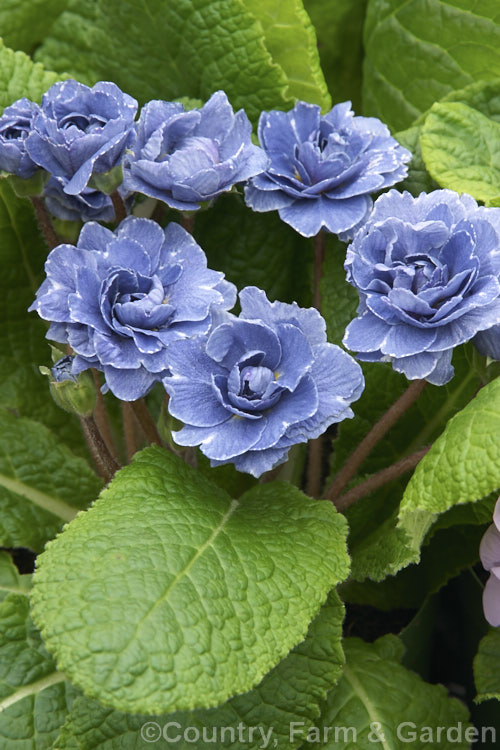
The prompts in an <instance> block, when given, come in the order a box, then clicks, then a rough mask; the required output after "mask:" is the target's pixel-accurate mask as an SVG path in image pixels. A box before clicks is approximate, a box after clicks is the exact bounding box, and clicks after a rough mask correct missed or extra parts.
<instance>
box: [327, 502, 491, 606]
mask: <svg viewBox="0 0 500 750" xmlns="http://www.w3.org/2000/svg"><path fill="white" fill-rule="evenodd" d="M490 521H491V515H490ZM432 531H434V530H432ZM483 534H484V527H482V526H477V527H476V526H470V525H467V526H465V525H464V526H453V527H452V528H449V529H442V530H441V531H440V532H439V533H437V534H432V538H431V539H430V540H429V541H428V542H427V540H426V543H425V544H424V546H423V547H422V553H421V560H420V562H419V564H418V565H409V566H408V567H407V568H405V569H404V570H402V571H401V572H399V573H398V574H397V575H395V576H388V577H387V578H386V579H385V580H383V581H379V582H375V581H363V582H358V581H347V582H346V583H345V584H343V585H342V587H341V593H342V598H343V600H344V601H348V602H354V603H356V604H368V605H370V606H372V607H376V608H377V609H382V610H390V609H394V608H400V607H401V608H405V609H418V608H419V607H420V606H421V605H422V604H423V602H424V601H425V600H426V599H427V598H428V597H429V596H430V595H431V594H433V593H434V592H436V591H438V590H439V589H440V588H441V587H442V586H444V585H445V584H446V583H447V582H448V581H449V580H450V579H451V578H454V577H455V576H456V575H458V574H459V573H460V572H461V571H462V570H464V568H467V567H470V566H472V565H474V564H475V563H476V562H477V561H478V560H479V543H480V541H481V538H482V536H483Z"/></svg>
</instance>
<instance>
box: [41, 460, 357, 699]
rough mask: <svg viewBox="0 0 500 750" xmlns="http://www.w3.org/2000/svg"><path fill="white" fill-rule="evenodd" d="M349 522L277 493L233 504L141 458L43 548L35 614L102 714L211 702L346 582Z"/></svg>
mask: <svg viewBox="0 0 500 750" xmlns="http://www.w3.org/2000/svg"><path fill="white" fill-rule="evenodd" d="M346 526H347V525H346V522H345V519H344V518H343V516H341V515H340V514H337V513H336V512H335V509H334V508H333V506H332V504H331V503H329V502H318V501H312V500H310V499H309V498H307V497H306V496H305V495H303V494H302V493H301V492H299V490H297V489H295V488H294V487H293V486H291V485H288V484H286V483H270V484H266V485H258V486H257V487H255V488H254V489H252V490H250V491H249V492H247V493H245V494H244V495H243V496H242V497H241V498H240V499H239V500H232V499H231V498H230V496H229V495H228V494H227V493H226V492H225V491H224V490H222V489H221V488H219V487H218V486H217V485H215V484H213V483H212V482H210V481H209V480H207V479H206V478H205V477H201V476H200V475H199V474H198V473H197V472H196V471H195V470H194V469H191V468H190V467H189V466H187V465H186V464H185V463H183V462H182V461H181V460H180V459H178V458H176V457H175V456H173V455H172V454H169V453H167V452H166V451H163V450H161V449H159V448H149V449H147V450H145V451H142V452H141V453H139V454H136V456H135V457H134V461H133V462H132V464H131V465H130V466H128V467H125V468H124V469H122V470H121V471H120V472H119V473H118V474H117V475H116V476H115V478H114V479H113V481H112V482H111V484H110V486H109V487H108V488H107V489H106V490H105V491H104V492H103V493H102V494H101V497H100V498H99V500H98V501H97V502H96V503H95V504H94V505H93V506H92V508H91V509H90V510H89V511H88V512H87V513H83V514H80V515H79V516H78V517H77V518H76V519H75V520H74V521H73V522H72V523H71V524H69V525H68V526H67V527H66V529H65V531H64V532H63V533H62V534H61V535H60V536H59V537H58V538H57V539H56V540H54V541H52V542H51V543H50V544H49V545H48V546H47V550H46V552H45V553H44V554H43V555H42V556H41V557H40V558H39V561H38V570H37V573H36V575H35V586H34V592H33V600H32V601H33V613H34V618H35V621H36V622H37V623H38V624H39V626H40V627H41V630H42V634H43V637H44V640H45V642H46V644H47V647H48V648H49V650H50V651H52V652H53V653H54V654H55V655H56V657H57V660H58V665H59V667H60V669H63V670H65V671H66V672H67V674H68V677H69V679H71V680H72V681H73V682H74V683H75V684H76V685H77V686H79V687H81V688H82V690H83V691H84V692H85V693H86V695H88V696H89V697H94V698H97V699H98V700H99V701H100V702H101V703H103V704H105V705H109V706H112V707H113V708H116V709H118V710H121V711H129V712H139V713H158V712H165V711H173V710H185V709H188V710H189V709H192V708H195V707H197V708H202V707H203V708H205V707H206V708H208V707H211V706H215V705H218V704H220V703H222V702H223V701H224V700H226V699H227V698H229V697H231V696H233V695H235V694H237V693H241V692H244V691H247V690H250V689H251V688H252V687H253V686H254V685H256V684H257V683H258V682H260V680H261V679H262V677H263V676H264V674H266V672H268V671H269V670H270V669H271V668H272V667H274V666H275V665H276V664H277V662H278V661H280V660H281V659H282V658H283V657H284V656H285V655H286V654H287V653H288V652H289V651H290V649H291V648H293V647H294V646H295V645H296V644H297V643H298V642H299V641H300V640H302V639H303V638H304V636H305V634H306V632H307V627H308V625H309V622H310V621H311V619H312V618H313V617H314V615H315V614H316V612H317V611H318V609H319V608H320V606H321V604H322V603H323V602H324V601H325V598H326V595H327V592H328V591H329V590H330V589H331V588H332V587H333V586H335V585H336V584H337V583H338V582H339V581H340V580H343V579H344V578H345V577H346V575H347V572H348V557H347V554H346V550H345V535H346ZM138 530H140V533H138Z"/></svg>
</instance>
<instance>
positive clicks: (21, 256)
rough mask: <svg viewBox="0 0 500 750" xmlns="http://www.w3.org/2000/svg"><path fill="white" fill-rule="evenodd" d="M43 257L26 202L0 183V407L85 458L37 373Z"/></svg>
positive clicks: (72, 422)
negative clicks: (36, 308) (33, 308)
mask: <svg viewBox="0 0 500 750" xmlns="http://www.w3.org/2000/svg"><path fill="white" fill-rule="evenodd" d="M47 254H48V249H47V247H46V246H45V244H44V242H43V240H42V238H41V236H40V233H39V231H38V227H37V224H36V220H35V216H34V213H33V210H32V208H31V205H30V203H29V201H27V200H21V199H20V198H17V197H16V196H15V195H14V193H13V192H12V190H11V188H10V187H9V185H8V184H7V183H6V181H5V180H4V181H1V182H0V259H1V265H2V274H1V275H0V320H1V321H2V325H1V326H0V407H4V408H8V409H12V410H15V411H16V413H17V414H20V415H21V416H26V417H31V418H32V419H36V420H38V421H40V422H43V423H44V424H45V425H47V426H48V427H50V428H51V429H52V430H53V431H54V432H55V433H57V435H58V436H59V437H60V438H61V440H63V441H64V442H65V443H66V445H68V446H70V447H71V448H72V449H73V450H76V451H77V452H78V453H80V454H81V455H87V453H86V449H85V447H84V442H83V438H82V434H81V430H80V425H79V424H78V420H77V419H76V417H73V416H72V415H70V414H67V413H66V412H64V411H62V410H61V409H60V408H59V407H57V406H56V405H55V403H54V402H53V400H52V398H51V396H50V393H49V388H48V381H47V378H45V377H43V375H41V374H40V372H39V370H38V365H41V364H44V365H47V364H49V363H50V348H49V346H48V344H47V341H46V339H45V334H46V331H47V328H46V324H45V323H44V322H43V321H42V320H40V318H39V317H38V316H37V315H36V313H28V312H27V310H28V307H29V306H30V305H31V303H32V302H33V300H34V298H35V293H36V290H37V288H38V286H39V285H40V283H41V282H42V280H43V264H44V262H45V259H46V257H47ZM26 449H27V450H28V446H26Z"/></svg>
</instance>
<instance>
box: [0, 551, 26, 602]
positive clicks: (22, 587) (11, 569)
mask: <svg viewBox="0 0 500 750" xmlns="http://www.w3.org/2000/svg"><path fill="white" fill-rule="evenodd" d="M30 588H31V575H20V574H19V572H18V570H17V568H16V566H15V565H14V563H13V562H12V558H11V556H10V555H9V553H8V552H0V601H3V600H4V599H5V597H6V596H8V595H9V594H24V595H27V594H28V592H29V590H30Z"/></svg>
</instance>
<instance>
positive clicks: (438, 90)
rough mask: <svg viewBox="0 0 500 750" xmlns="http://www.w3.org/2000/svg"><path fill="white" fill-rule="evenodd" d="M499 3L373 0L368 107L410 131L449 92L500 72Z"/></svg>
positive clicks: (367, 67)
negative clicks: (420, 116)
mask: <svg viewBox="0 0 500 750" xmlns="http://www.w3.org/2000/svg"><path fill="white" fill-rule="evenodd" d="M499 21H500V12H499V8H498V3H496V2H481V3H478V2H477V1H476V0H446V1H445V0H370V1H369V3H368V12H367V17H366V24H365V35H364V46H365V52H366V57H365V63H364V81H363V103H364V110H365V111H364V113H365V114H370V115H375V116H377V117H380V118H381V119H382V120H383V121H384V122H386V123H387V124H388V125H389V127H390V128H391V129H393V130H403V129H404V128H407V127H409V126H410V125H411V124H412V123H413V121H414V120H415V119H416V118H417V117H418V116H419V115H420V114H421V113H423V112H425V111H426V110H427V109H429V107H430V106H431V105H432V104H433V103H434V102H435V101H438V100H439V99H442V98H443V96H445V95H446V94H447V93H448V92H450V91H453V90H456V89H459V88H463V87H464V86H466V85H468V84H470V83H473V82H474V81H478V80H491V79H493V78H496V77H498V76H500V24H499Z"/></svg>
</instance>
